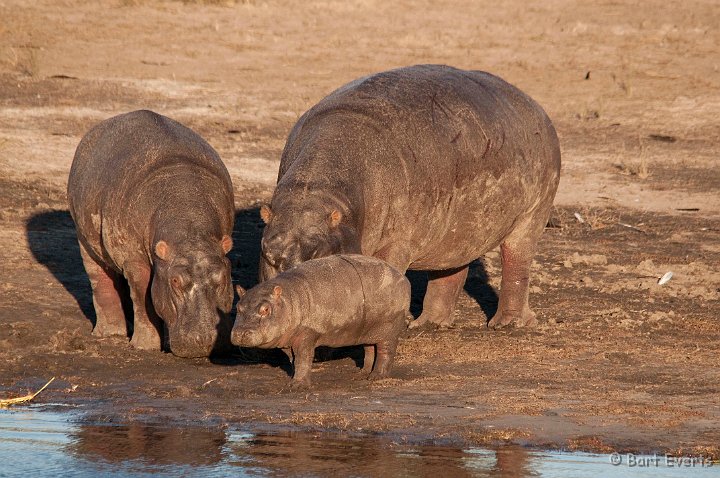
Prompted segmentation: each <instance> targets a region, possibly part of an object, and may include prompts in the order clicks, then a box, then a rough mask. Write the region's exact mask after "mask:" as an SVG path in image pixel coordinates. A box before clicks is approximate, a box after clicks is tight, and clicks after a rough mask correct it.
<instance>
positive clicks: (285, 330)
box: [231, 281, 292, 348]
mask: <svg viewBox="0 0 720 478" xmlns="http://www.w3.org/2000/svg"><path fill="white" fill-rule="evenodd" d="M236 289H237V293H238V296H240V300H239V301H238V304H237V316H236V317H235V325H234V326H233V329H232V335H231V341H232V343H233V345H237V346H239V347H259V348H274V347H279V346H283V344H280V342H281V339H282V337H283V335H286V334H292V327H291V326H292V324H291V323H290V321H291V320H292V315H291V314H287V313H283V312H284V311H285V309H286V308H287V306H286V304H285V300H284V298H283V290H282V287H281V286H280V285H277V284H276V283H274V281H269V282H264V283H263V284H260V285H258V286H256V287H254V288H253V289H251V290H250V291H249V292H247V293H246V292H245V290H243V288H242V287H240V286H237V288H236Z"/></svg>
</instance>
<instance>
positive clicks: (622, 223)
mask: <svg viewBox="0 0 720 478" xmlns="http://www.w3.org/2000/svg"><path fill="white" fill-rule="evenodd" d="M618 226H622V227H627V228H629V229H632V230H633V231H637V232H641V233H643V234H647V231H644V230H642V229H640V228H639V227H635V226H633V225H632V224H625V223H624V222H618Z"/></svg>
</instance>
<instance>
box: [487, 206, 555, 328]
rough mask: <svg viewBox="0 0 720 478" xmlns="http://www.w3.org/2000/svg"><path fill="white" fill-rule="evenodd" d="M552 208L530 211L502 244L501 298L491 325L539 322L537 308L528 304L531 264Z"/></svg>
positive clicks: (493, 326)
mask: <svg viewBox="0 0 720 478" xmlns="http://www.w3.org/2000/svg"><path fill="white" fill-rule="evenodd" d="M549 210H550V208H549V207H548V208H547V214H528V216H527V218H526V219H525V220H522V219H521V221H520V222H519V223H518V226H516V227H515V229H514V230H513V231H512V232H511V233H510V235H508V237H507V238H506V239H505V241H504V242H503V243H502V244H501V245H500V257H501V260H502V281H501V283H500V302H499V304H498V309H497V312H496V313H495V316H494V317H493V318H492V319H491V320H490V322H488V327H491V328H494V329H499V328H501V327H503V326H505V325H508V324H510V323H513V322H514V323H515V325H516V326H519V327H523V326H529V327H532V326H534V325H537V319H536V318H535V312H533V311H532V310H530V306H529V304H528V291H529V282H530V267H531V265H532V261H533V256H534V255H535V248H536V246H537V242H538V239H539V238H540V235H541V234H542V232H543V230H544V228H545V224H546V223H547V217H548V216H549Z"/></svg>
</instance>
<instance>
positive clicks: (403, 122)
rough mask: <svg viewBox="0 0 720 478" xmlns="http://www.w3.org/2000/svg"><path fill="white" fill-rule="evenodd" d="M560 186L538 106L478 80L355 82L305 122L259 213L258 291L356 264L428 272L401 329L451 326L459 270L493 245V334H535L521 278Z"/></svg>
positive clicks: (388, 75)
mask: <svg viewBox="0 0 720 478" xmlns="http://www.w3.org/2000/svg"><path fill="white" fill-rule="evenodd" d="M559 177H560V148H559V144H558V138H557V135H556V133H555V129H554V128H553V126H552V123H551V122H550V119H549V118H548V117H547V115H546V114H545V112H544V111H543V110H542V108H541V107H540V106H539V105H538V104H537V103H535V102H534V101H533V100H532V99H530V98H529V97H528V96H527V95H525V94H524V93H522V92H521V91H520V90H518V89H517V88H515V87H513V86H512V85H510V84H508V83H506V82H505V81H503V80H502V79H500V78H498V77H496V76H493V75H491V74H489V73H484V72H480V71H463V70H458V69H455V68H451V67H447V66H439V65H420V66H413V67H407V68H400V69H397V70H391V71H387V72H384V73H379V74H376V75H373V76H369V77H366V78H361V79H359V80H356V81H354V82H352V83H349V84H347V85H345V86H343V87H342V88H340V89H338V90H336V91H335V92H333V93H332V94H330V95H329V96H328V97H326V98H325V99H323V100H322V101H320V103H318V104H317V105H316V106H314V107H313V108H311V109H310V110H309V111H308V112H306V113H305V114H304V115H303V116H302V117H301V118H300V120H299V121H298V122H297V124H296V125H295V127H294V128H293V130H292V132H291V133H290V136H289V138H288V140H287V144H286V146H285V150H284V151H283V154H282V159H281V162H280V173H279V176H278V183H277V187H276V189H275V193H274V195H273V198H272V202H271V205H270V207H267V206H266V207H263V208H262V209H261V215H262V217H263V219H264V220H265V222H266V224H267V226H266V228H265V231H264V234H263V238H262V258H261V263H260V279H261V280H265V279H267V278H271V277H273V276H274V275H275V274H277V273H278V272H280V271H284V270H287V269H289V268H290V267H292V266H294V265H296V264H298V263H300V262H302V261H306V260H308V259H312V258H314V257H321V256H325V255H328V254H333V253H340V252H345V253H348V252H349V253H361V254H364V255H369V256H375V257H379V258H382V259H384V260H386V261H387V262H389V263H390V264H392V265H393V266H394V267H395V268H397V269H398V270H400V271H402V272H404V271H406V270H407V269H413V270H427V271H429V279H430V281H429V283H428V289H427V294H426V296H425V301H424V306H423V313H422V315H421V316H420V318H419V319H418V320H416V321H414V322H413V324H411V327H413V326H418V325H422V324H426V323H432V324H435V325H437V326H447V325H451V324H452V313H453V310H454V306H455V301H456V300H457V297H458V294H459V292H460V289H461V288H462V286H463V284H464V282H465V279H466V277H467V271H468V264H469V263H470V262H472V261H473V260H475V259H477V258H479V257H481V256H482V255H483V254H484V253H486V252H487V251H489V250H491V249H493V248H495V247H497V246H498V245H500V246H501V257H502V266H503V269H502V283H501V289H502V290H501V295H500V303H499V305H498V311H497V314H496V315H495V316H494V317H493V318H492V320H490V322H489V325H490V326H492V327H501V326H503V325H506V324H509V323H511V322H514V323H515V324H517V325H532V324H534V323H536V319H535V314H534V313H533V312H532V311H531V310H530V307H529V306H528V279H529V272H530V265H531V263H532V259H533V255H534V252H535V247H536V244H537V241H538V239H539V237H540V235H541V234H542V231H543V229H544V226H545V224H546V222H547V219H548V216H549V214H550V209H551V206H552V202H553V198H554V196H555V191H556V190H557V185H558V181H559Z"/></svg>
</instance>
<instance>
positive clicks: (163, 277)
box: [68, 111, 235, 357]
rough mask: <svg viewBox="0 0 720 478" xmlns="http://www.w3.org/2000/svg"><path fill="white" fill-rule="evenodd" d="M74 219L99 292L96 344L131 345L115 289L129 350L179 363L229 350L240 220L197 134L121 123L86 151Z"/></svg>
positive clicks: (218, 165) (152, 117) (216, 162)
mask: <svg viewBox="0 0 720 478" xmlns="http://www.w3.org/2000/svg"><path fill="white" fill-rule="evenodd" d="M68 199H69V202H70V213H71V214H72V217H73V220H74V221H75V226H76V228H77V235H78V241H79V243H80V252H81V254H82V259H83V264H84V265H85V270H86V271H87V274H88V276H89V278H90V283H91V285H92V290H93V302H94V305H95V312H96V316H97V321H96V324H95V328H94V330H93V334H94V335H98V336H111V335H121V336H126V335H127V328H126V321H125V316H124V314H123V309H122V300H121V297H120V295H119V292H118V291H119V290H122V288H120V287H118V286H117V285H118V282H119V281H121V280H122V278H123V277H124V278H125V279H126V280H127V282H128V285H129V289H130V297H131V299H132V303H133V312H134V322H133V333H132V338H131V340H130V343H131V344H132V345H133V346H134V347H136V348H138V349H144V350H160V349H161V345H162V340H161V338H162V331H163V326H164V327H165V329H166V332H167V346H168V347H169V349H170V351H171V352H172V353H173V354H175V355H178V356H181V357H200V356H208V355H209V354H210V353H211V351H213V350H218V349H222V348H223V346H224V345H226V346H229V345H230V344H229V334H230V329H231V322H230V318H229V317H228V316H227V314H228V313H229V311H230V308H231V307H232V299H233V290H232V284H231V281H230V261H229V260H228V259H227V258H226V257H225V254H226V253H227V252H228V251H229V250H230V248H231V247H232V239H231V234H232V228H233V222H234V219H235V216H234V212H235V209H234V199H233V189H232V184H231V182H230V176H229V174H228V172H227V170H226V169H225V166H224V165H223V163H222V161H221V160H220V158H219V157H218V155H217V153H216V152H215V150H214V149H213V148H212V147H211V146H210V145H209V144H207V143H206V142H205V141H204V140H203V139H202V138H201V137H200V136H198V135H197V134H196V133H195V132H193V131H191V130H190V129H188V128H186V127H185V126H183V125H181V124H180V123H177V122H175V121H173V120H171V119H169V118H166V117H164V116H161V115H158V114H156V113H153V112H151V111H135V112H132V113H127V114H123V115H119V116H115V117H113V118H110V119H108V120H106V121H103V122H101V123H100V124H98V125H97V126H95V127H94V128H92V129H91V130H90V131H89V132H88V133H87V134H86V135H85V137H84V138H83V139H82V140H81V141H80V144H79V145H78V147H77V151H76V152H75V158H74V160H73V164H72V168H71V170H70V177H69V180H68Z"/></svg>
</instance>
